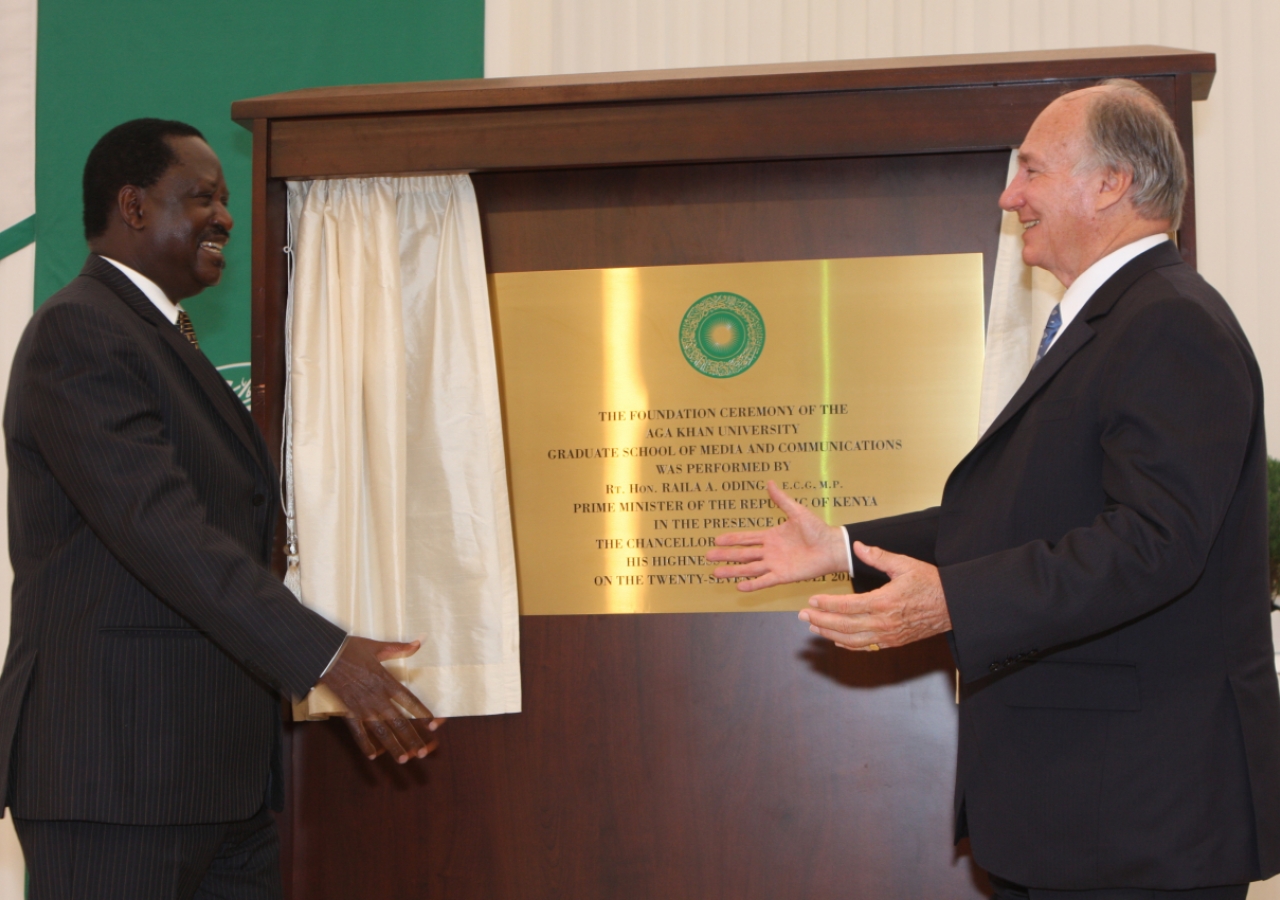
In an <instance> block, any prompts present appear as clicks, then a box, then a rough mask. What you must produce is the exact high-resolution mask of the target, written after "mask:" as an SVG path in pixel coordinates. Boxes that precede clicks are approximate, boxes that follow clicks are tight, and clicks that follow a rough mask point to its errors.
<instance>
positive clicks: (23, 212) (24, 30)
mask: <svg viewBox="0 0 1280 900" xmlns="http://www.w3.org/2000/svg"><path fill="white" fill-rule="evenodd" d="M35 174H36V0H3V2H0V231H4V230H5V229H6V228H9V227H11V226H13V225H16V224H17V223H19V222H22V221H23V220H25V219H26V218H27V217H29V216H30V215H31V214H32V213H34V212H35V211H36V186H35ZM35 250H36V248H35V245H34V244H31V245H28V246H27V247H26V248H25V249H23V250H19V251H18V252H17V253H14V254H11V255H9V256H6V257H5V258H4V259H0V397H3V396H4V393H5V390H6V389H7V387H8V382H9V363H10V360H12V359H13V351H14V347H15V346H16V345H17V342H18V338H19V336H20V335H21V334H22V328H23V326H24V325H25V324H26V321H27V319H29V318H30V317H31V308H32V303H33V300H34V296H33V290H34V285H35V259H36V252H35ZM6 482H7V472H6V468H5V461H4V454H2V453H0V492H3V493H0V496H7V494H8V491H7V490H6V489H5V485H6ZM8 522H9V519H8V516H0V658H3V650H4V648H6V647H8V645H9V589H10V586H11V585H12V582H13V570H12V569H11V568H10V567H9V533H8ZM24 871H25V870H24V867H23V864H22V850H21V848H19V846H18V839H17V836H16V835H15V834H14V833H13V822H12V819H10V818H5V819H4V821H3V823H0V900H17V898H19V897H21V896H22V890H23V881H24Z"/></svg>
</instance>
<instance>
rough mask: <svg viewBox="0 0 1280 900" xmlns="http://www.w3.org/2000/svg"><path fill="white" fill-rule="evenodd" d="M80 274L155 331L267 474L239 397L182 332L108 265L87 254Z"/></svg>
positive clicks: (140, 292)
mask: <svg viewBox="0 0 1280 900" xmlns="http://www.w3.org/2000/svg"><path fill="white" fill-rule="evenodd" d="M80 274H81V275H88V276H89V277H91V278H94V279H96V280H98V281H101V282H102V283H103V284H105V285H106V286H107V287H109V288H111V290H112V291H114V292H115V294H116V296H118V297H119V298H120V299H121V300H123V301H124V303H125V305H126V306H128V307H129V308H130V309H132V310H133V311H134V312H135V313H137V314H138V315H139V316H140V317H141V318H142V319H144V320H145V321H146V322H147V323H148V324H150V325H151V326H152V327H154V328H155V329H156V333H157V334H159V335H160V338H161V340H163V341H165V343H167V344H168V345H169V346H170V347H171V348H173V352H174V353H176V354H178V359H180V360H182V362H183V364H184V365H186V367H187V368H188V369H190V370H191V374H192V375H194V376H195V379H196V383H197V384H199V385H200V387H201V389H203V390H204V392H205V394H206V395H207V396H208V398H209V401H210V402H211V403H212V404H213V408H214V409H215V410H217V412H218V415H220V416H221V417H222V419H223V420H224V421H225V422H226V423H227V425H228V426H230V428H231V430H232V432H233V433H234V434H235V436H236V437H237V438H238V439H239V440H240V442H241V443H242V444H244V446H245V447H246V448H247V449H248V451H249V452H250V453H251V454H252V455H253V458H254V459H255V460H256V461H257V463H258V466H259V467H261V469H262V470H263V471H264V472H270V471H271V469H270V467H269V466H268V465H267V461H266V458H265V457H264V455H263V449H264V448H263V447H262V444H261V442H260V441H258V440H256V435H255V429H254V425H253V420H252V418H250V416H249V411H248V410H246V409H245V408H244V404H243V403H241V402H240V398H238V397H237V396H236V395H235V393H233V392H232V390H231V388H230V387H229V386H228V385H227V382H226V380H225V379H223V377H222V375H221V374H220V373H219V372H218V370H217V369H215V368H214V367H213V363H211V362H209V359H208V357H206V356H205V355H204V354H203V353H201V352H200V351H199V350H197V349H196V348H195V347H194V346H193V345H192V343H191V342H190V341H188V340H187V339H186V338H185V337H183V336H182V332H180V331H179V330H178V329H177V327H176V326H175V325H174V324H173V323H172V322H170V321H169V320H168V319H167V318H166V317H165V315H164V313H162V312H160V310H158V309H156V306H155V304H154V303H152V302H151V301H150V300H149V299H148V298H147V295H146V294H144V293H142V291H140V290H138V286H137V285H135V284H134V283H133V282H132V281H130V280H129V278H128V276H126V275H125V274H124V273H123V272H121V271H120V270H119V269H117V268H116V267H115V266H113V265H111V263H109V262H107V261H106V260H104V259H102V258H101V257H99V256H97V255H90V256H89V260H88V262H86V263H85V265H84V269H82V270H81V272H80Z"/></svg>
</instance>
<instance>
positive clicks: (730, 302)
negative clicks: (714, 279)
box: [680, 291, 764, 378]
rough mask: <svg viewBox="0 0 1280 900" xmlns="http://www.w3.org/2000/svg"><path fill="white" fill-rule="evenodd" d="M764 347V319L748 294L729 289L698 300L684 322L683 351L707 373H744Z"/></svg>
mask: <svg viewBox="0 0 1280 900" xmlns="http://www.w3.org/2000/svg"><path fill="white" fill-rule="evenodd" d="M763 350H764V319H763V317H761V315H760V311H759V310H758V309H756V308H755V306H754V305H753V304H752V302H751V301H750V300H748V299H747V298H746V297H742V296H739V295H738V294H732V293H729V292H728V291H718V292H716V293H714V294H707V295H706V296H705V297H702V298H699V299H698V300H696V301H694V303H693V305H692V306H690V307H689V309H688V310H687V311H686V312H685V314H684V318H683V319H682V320H681V322H680V351H681V352H682V353H684V358H685V359H686V360H688V361H689V365H691V366H693V367H694V368H695V369H697V370H698V371H699V372H701V373H702V374H703V375H708V376H710V377H712V378H732V377H733V376H735V375H741V374H742V373H743V372H745V371H747V369H749V368H751V365H752V364H753V363H754V362H755V361H756V360H757V359H759V358H760V353H761V351H763Z"/></svg>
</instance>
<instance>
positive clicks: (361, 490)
mask: <svg viewBox="0 0 1280 900" xmlns="http://www.w3.org/2000/svg"><path fill="white" fill-rule="evenodd" d="M288 190H289V233H290V245H291V252H292V256H293V272H292V278H291V285H290V297H289V320H290V321H289V323H288V343H289V347H288V388H287V410H286V422H285V447H284V456H285V465H284V470H285V477H286V482H287V483H286V486H285V496H286V511H287V514H288V519H289V523H290V535H289V546H290V577H289V579H288V581H289V583H290V585H291V586H294V587H295V589H296V590H297V591H298V592H299V596H300V597H301V599H302V601H303V602H304V603H306V604H307V605H308V606H310V607H311V608H313V609H315V610H317V611H318V612H320V613H321V614H323V615H325V616H327V617H328V618H330V619H332V620H333V621H335V622H337V623H338V624H340V625H342V626H343V627H344V628H347V629H349V630H350V631H351V632H352V633H355V634H359V635H363V636H368V637H374V638H378V639H381V640H412V639H414V638H420V639H421V640H422V649H421V650H420V651H419V652H418V653H417V655H415V656H414V657H412V658H410V659H408V660H401V661H397V662H394V663H388V664H387V665H388V668H389V669H390V670H391V671H392V672H393V673H394V674H395V675H396V677H398V678H400V680H401V681H403V682H404V683H405V684H406V685H408V686H409V687H410V689H412V690H413V691H414V692H415V693H416V694H418V696H420V697H421V698H422V700H423V701H424V702H425V703H426V704H427V705H428V706H430V707H431V709H432V711H433V712H435V713H436V714H437V715H442V716H461V715H487V714H493V713H504V712H517V711H519V709H520V665H519V616H518V601H517V596H516V576H515V553H514V546H513V542H512V536H511V521H510V507H509V505H508V500H507V482H506V465H505V456H504V452H503V437H502V418H501V407H500V405H499V399H498V380H497V371H496V361H495V356H494V348H493V331H492V327H491V324H490V318H489V297H488V285H487V278H486V274H485V270H484V254H483V248H482V245H481V239H480V219H479V211H478V208H477V205H476V199H475V192H474V189H473V188H472V185H471V180H470V179H469V178H468V177H467V176H465V175H452V176H431V177H409V178H360V179H337V180H324V181H311V182H290V183H289V185H288ZM343 711H344V710H343V709H342V707H341V704H340V703H339V702H338V701H337V699H336V698H335V697H334V696H333V695H332V694H330V693H329V692H328V691H327V690H325V689H323V688H318V689H316V690H314V691H312V692H311V694H310V695H309V696H308V697H307V698H305V699H304V700H303V701H301V702H300V703H299V704H297V705H296V706H295V711H294V712H295V718H319V717H323V716H326V715H331V714H340V713H342V712H343Z"/></svg>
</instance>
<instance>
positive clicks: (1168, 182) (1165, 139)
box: [1081, 78, 1187, 229]
mask: <svg viewBox="0 0 1280 900" xmlns="http://www.w3.org/2000/svg"><path fill="white" fill-rule="evenodd" d="M1099 86H1100V87H1102V88H1105V90H1102V91H1097V92H1095V93H1093V96H1091V97H1090V98H1089V109H1088V112H1087V114H1086V129H1087V139H1088V143H1089V149H1090V154H1089V156H1088V157H1087V158H1086V159H1084V160H1081V164H1082V165H1083V166H1088V167H1092V168H1103V169H1110V170H1112V171H1123V172H1130V173H1132V175H1133V184H1132V186H1131V187H1130V188H1129V199H1130V200H1131V201H1132V202H1133V208H1134V209H1135V210H1136V211H1137V213H1138V215H1140V216H1142V218H1144V219H1168V220H1169V223H1170V225H1169V227H1170V228H1174V229H1176V228H1177V227H1178V225H1179V224H1180V223H1181V221H1182V202H1183V200H1184V199H1185V197H1186V195H1187V160H1186V157H1185V156H1184V155H1183V152H1182V143H1181V142H1180V141H1179V140H1178V129H1177V128H1175V127H1174V124H1173V119H1172V118H1170V116H1169V113H1168V111H1167V110H1166V109H1165V108H1164V104H1162V103H1161V102H1160V99H1159V98H1158V97H1156V95H1155V94H1153V93H1151V91H1149V90H1147V89H1146V88H1145V87H1143V86H1142V85H1140V84H1138V82H1136V81H1130V80H1129V79H1127V78H1110V79H1108V80H1106V81H1104V82H1102V83H1101V85H1099Z"/></svg>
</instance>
